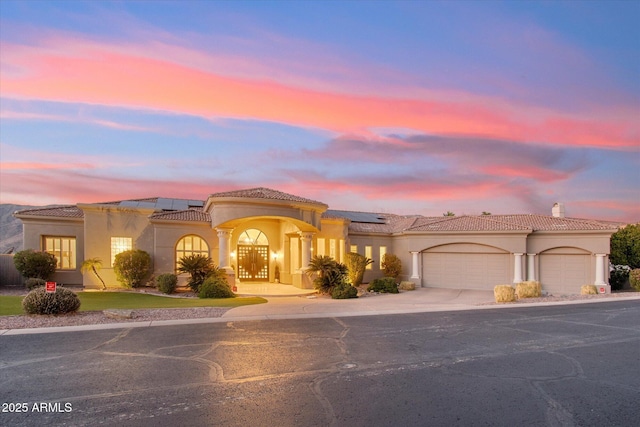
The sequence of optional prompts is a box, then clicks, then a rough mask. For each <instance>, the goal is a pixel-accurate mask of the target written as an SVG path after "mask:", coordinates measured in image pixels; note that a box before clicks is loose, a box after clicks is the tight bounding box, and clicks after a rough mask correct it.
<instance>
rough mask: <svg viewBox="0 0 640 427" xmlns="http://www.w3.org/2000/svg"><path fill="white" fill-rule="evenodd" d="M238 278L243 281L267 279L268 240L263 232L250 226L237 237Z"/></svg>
mask: <svg viewBox="0 0 640 427" xmlns="http://www.w3.org/2000/svg"><path fill="white" fill-rule="evenodd" d="M237 253H238V279H239V280H243V281H268V280H269V240H268V239H267V236H265V234H264V233H263V232H262V231H260V230H258V229H256V228H250V229H248V230H245V231H243V232H242V234H241V235H240V237H239V238H238V248H237Z"/></svg>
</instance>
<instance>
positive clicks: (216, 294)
mask: <svg viewBox="0 0 640 427" xmlns="http://www.w3.org/2000/svg"><path fill="white" fill-rule="evenodd" d="M235 296H236V295H235V294H234V293H233V291H232V290H231V288H230V287H229V283H227V278H226V277H220V276H216V275H211V276H209V277H207V278H206V279H205V280H204V282H203V283H202V284H201V285H200V289H199V290H198V298H233V297H235Z"/></svg>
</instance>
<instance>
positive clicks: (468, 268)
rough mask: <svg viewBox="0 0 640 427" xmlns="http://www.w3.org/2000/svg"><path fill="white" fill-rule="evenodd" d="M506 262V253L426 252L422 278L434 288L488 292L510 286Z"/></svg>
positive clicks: (508, 264)
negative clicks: (502, 286)
mask: <svg viewBox="0 0 640 427" xmlns="http://www.w3.org/2000/svg"><path fill="white" fill-rule="evenodd" d="M510 259H511V258H510V255H509V254H507V253H439V252H426V253H424V254H423V257H422V260H423V262H422V277H423V278H424V283H425V284H426V286H430V287H435V288H453V289H483V290H492V289H493V287H494V286H496V285H503V284H510V283H511V282H512V280H513V278H511V277H510V271H511V270H510V268H509V267H510Z"/></svg>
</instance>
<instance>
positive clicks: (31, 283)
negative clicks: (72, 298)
mask: <svg viewBox="0 0 640 427" xmlns="http://www.w3.org/2000/svg"><path fill="white" fill-rule="evenodd" d="M46 284H47V281H46V280H42V279H38V278H37V277H31V278H29V279H27V280H26V281H25V282H24V285H25V286H26V287H27V289H29V290H30V291H32V290H34V289H35V288H39V287H41V286H44V285H46Z"/></svg>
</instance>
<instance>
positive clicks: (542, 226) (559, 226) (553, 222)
mask: <svg viewBox="0 0 640 427" xmlns="http://www.w3.org/2000/svg"><path fill="white" fill-rule="evenodd" d="M491 217H492V218H494V219H497V220H499V221H505V222H510V223H513V224H519V225H524V226H527V227H531V228H532V229H533V230H534V231H560V230H612V229H615V228H617V227H618V225H619V224H618V225H614V224H613V223H611V222H609V221H602V222H601V221H597V220H585V219H576V218H559V217H554V216H548V215H538V214H516V215H491Z"/></svg>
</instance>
